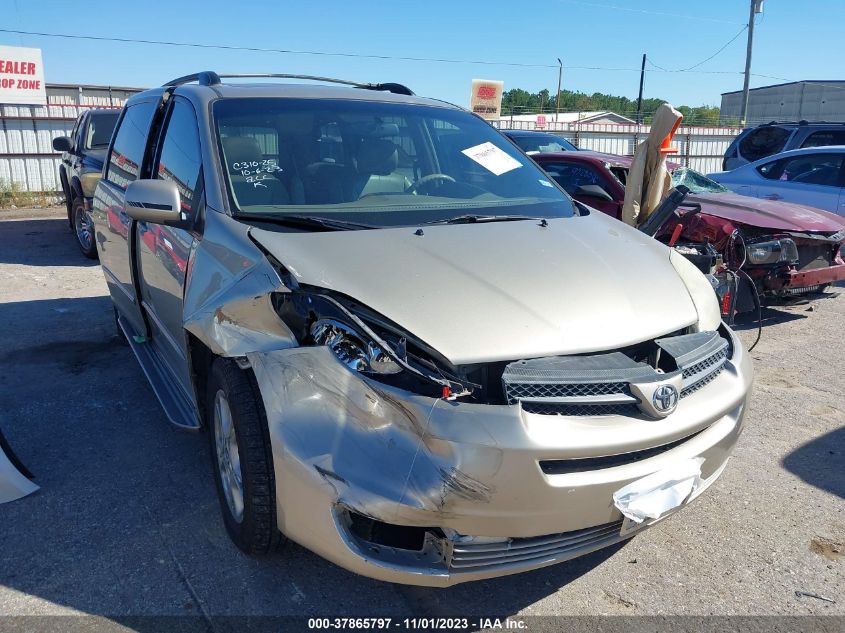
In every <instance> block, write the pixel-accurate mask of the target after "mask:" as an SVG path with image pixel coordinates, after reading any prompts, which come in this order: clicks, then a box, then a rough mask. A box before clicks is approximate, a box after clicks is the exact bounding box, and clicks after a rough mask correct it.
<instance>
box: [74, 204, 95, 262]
mask: <svg viewBox="0 0 845 633" xmlns="http://www.w3.org/2000/svg"><path fill="white" fill-rule="evenodd" d="M73 233H74V235H75V236H76V245H77V246H79V250H80V251H81V252H82V254H83V255H85V257H87V258H88V259H97V242H96V241H95V240H94V222H93V221H92V220H91V216H90V215H88V212H87V211H86V210H85V202H84V201H83V199H82V198H80V197H79V196H77V197H75V198H74V199H73Z"/></svg>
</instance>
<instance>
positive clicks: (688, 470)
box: [613, 457, 704, 524]
mask: <svg viewBox="0 0 845 633" xmlns="http://www.w3.org/2000/svg"><path fill="white" fill-rule="evenodd" d="M703 463H704V458H703V457H696V458H695V459H685V460H681V461H677V462H674V463H673V464H672V465H671V466H669V467H667V468H664V469H663V470H658V471H657V472H656V473H652V474H651V475H648V476H647V477H643V478H642V479H637V480H636V481H632V482H631V483H629V484H628V485H627V486H625V487H624V488H620V489H619V490H617V491H616V492H614V493H613V505H615V506H616V507H617V508H618V509H619V511H620V512H621V513H622V514H623V515H624V516H625V517H626V518H627V519H630V521H633V522H634V523H637V524H639V523H642V522H643V521H645V520H646V519H659V518H660V517H662V516H664V515H665V514H666V513H668V512H670V511H671V510H674V509H675V508H677V507H678V506H680V505H681V504H683V503H684V501H686V500H687V499H688V498H689V497H690V495H691V494H692V493H693V492H695V490H696V489H697V488H698V487H699V486H701V482H702V480H701V465H702V464H703ZM626 523H627V522H626Z"/></svg>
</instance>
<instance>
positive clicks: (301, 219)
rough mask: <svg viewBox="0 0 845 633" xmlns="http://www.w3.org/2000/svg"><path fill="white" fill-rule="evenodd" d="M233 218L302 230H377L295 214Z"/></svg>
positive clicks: (249, 215) (242, 215)
mask: <svg viewBox="0 0 845 633" xmlns="http://www.w3.org/2000/svg"><path fill="white" fill-rule="evenodd" d="M235 217H236V218H242V219H247V220H259V221H263V222H273V223H275V224H284V225H285V226H293V227H298V228H303V229H324V230H328V231H354V230H357V229H377V228H379V227H377V226H373V225H371V224H360V223H358V222H349V221H347V220H336V219H333V218H324V217H321V216H317V215H299V214H296V213H289V214H283V215H276V214H273V213H267V214H264V213H242V212H238V213H237V214H236V215H235Z"/></svg>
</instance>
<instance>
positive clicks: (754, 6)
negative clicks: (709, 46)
mask: <svg viewBox="0 0 845 633" xmlns="http://www.w3.org/2000/svg"><path fill="white" fill-rule="evenodd" d="M758 13H763V0H751V11H750V12H749V14H748V48H747V49H746V51H745V81H744V82H743V84H742V109H741V110H740V113H739V122H740V125H742V127H745V125H746V123H747V121H746V119H747V114H748V83H749V82H750V81H751V49H752V47H753V44H754V16H755V15H756V14H758Z"/></svg>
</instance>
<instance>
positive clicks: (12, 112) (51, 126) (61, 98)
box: [0, 84, 139, 192]
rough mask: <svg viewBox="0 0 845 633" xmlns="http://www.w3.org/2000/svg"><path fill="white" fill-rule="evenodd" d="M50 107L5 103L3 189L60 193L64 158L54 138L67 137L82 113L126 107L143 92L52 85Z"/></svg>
mask: <svg viewBox="0 0 845 633" xmlns="http://www.w3.org/2000/svg"><path fill="white" fill-rule="evenodd" d="M46 90H47V105H46V106H18V105H3V104H0V187H2V186H8V185H11V184H14V185H15V186H16V187H17V188H19V189H20V190H21V191H45V192H53V191H59V190H60V189H61V185H60V183H59V175H58V167H59V162H60V161H61V154H60V153H58V152H55V151H53V139H54V138H55V137H57V136H67V135H68V134H70V131H71V130H72V129H73V124H74V121H76V118H77V117H78V116H79V114H80V112H82V111H83V110H86V109H90V108H120V107H122V106H123V104H124V103H125V102H126V100H127V99H128V98H129V97H130V96H131V95H132V94H134V93H136V92H138V91H139V90H138V89H136V88H114V87H110V86H84V85H69V84H47V86H46Z"/></svg>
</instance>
